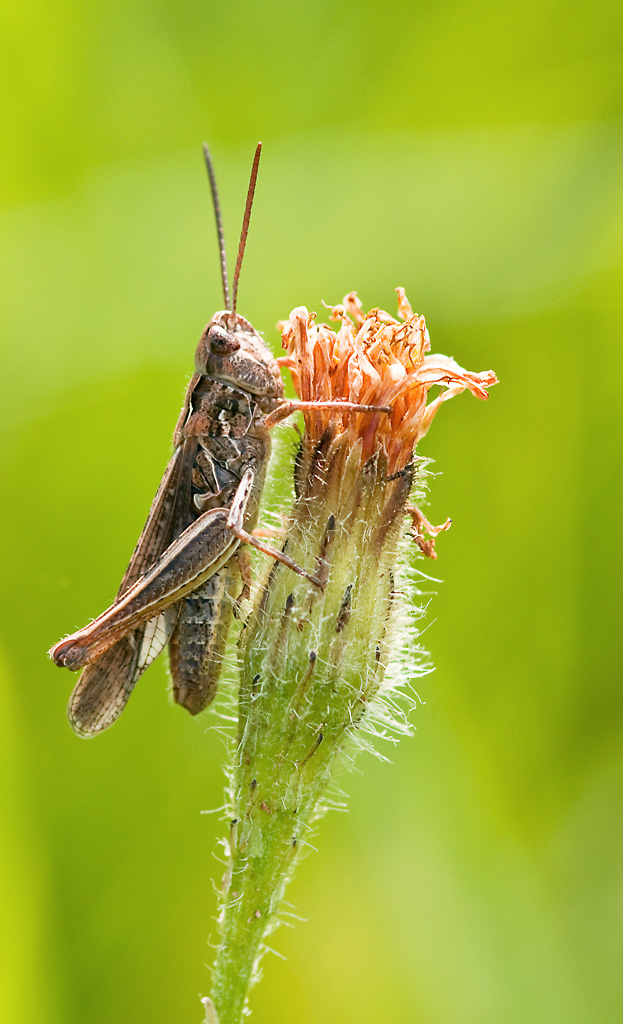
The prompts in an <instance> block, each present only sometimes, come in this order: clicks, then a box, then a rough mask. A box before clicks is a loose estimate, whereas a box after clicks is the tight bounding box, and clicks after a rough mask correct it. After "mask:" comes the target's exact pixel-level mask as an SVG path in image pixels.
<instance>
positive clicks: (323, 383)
mask: <svg viewBox="0 0 623 1024" xmlns="http://www.w3.org/2000/svg"><path fill="white" fill-rule="evenodd" d="M396 291H397V292H398V313H399V316H400V319H399V320H397V319H394V317H392V316H390V314H389V313H386V312H385V311H384V310H382V309H371V310H370V312H369V313H366V314H364V313H363V311H362V304H361V302H360V300H359V299H358V297H357V293H356V292H349V294H348V295H346V296H345V298H344V301H343V302H342V303H341V304H340V305H338V306H333V307H330V312H331V319H332V320H336V321H341V323H340V327H339V329H338V330H337V332H336V331H334V330H332V328H331V327H329V325H328V324H324V323H321V324H316V323H315V322H314V321H315V318H316V314H315V313H309V312H308V310H307V309H306V307H305V306H298V307H297V308H296V309H293V310H292V312H291V314H290V319H289V320H287V321H286V322H285V323H284V324H283V325H282V337H283V345H284V348H286V349H287V351H288V356H289V358H288V359H285V360H282V362H285V364H286V365H287V366H288V367H289V368H290V371H291V373H292V379H293V381H294V386H295V388H296V390H297V392H298V395H299V398H301V399H302V400H303V401H306V402H323V401H327V402H335V401H345V402H355V403H357V404H361V405H368V406H370V405H372V406H379V407H386V406H391V414H390V415H389V416H388V415H387V413H384V412H381V411H379V412H378V413H375V414H370V413H366V412H360V413H353V412H352V411H346V410H345V411H344V412H343V413H341V414H340V413H339V412H338V413H337V414H336V411H335V408H327V409H322V408H315V409H306V410H305V412H304V417H305V427H306V432H307V436H308V438H309V440H310V441H311V442H314V441H316V442H317V441H319V440H320V438H321V437H322V436H323V434H324V433H325V431H326V430H327V429H328V428H329V427H331V429H332V430H333V431H335V432H336V433H337V434H340V433H342V434H345V435H346V437H347V439H348V440H349V441H350V443H351V444H352V443H354V442H355V441H356V440H357V439H361V441H362V446H361V459H362V462H366V461H367V460H368V459H369V458H370V457H371V456H372V455H373V454H374V453H375V452H378V451H383V452H384V454H385V456H386V459H387V468H388V472H389V473H390V474H391V473H396V472H399V471H400V470H401V469H403V468H404V467H405V466H406V465H407V463H408V462H409V460H410V458H411V454H412V452H413V449H414V447H415V445H416V444H417V442H418V441H419V440H420V438H422V437H423V436H424V434H425V433H426V432H427V430H428V428H429V427H430V424H431V422H432V419H433V417H434V415H435V413H436V412H437V409H438V408H439V406H440V405H441V403H442V402H445V401H446V400H447V399H448V398H452V397H453V396H454V395H458V394H460V392H461V391H465V390H466V389H469V390H470V391H471V392H472V394H473V395H475V396H476V397H477V398H483V399H485V398H487V397H488V388H490V387H491V386H492V385H493V384H497V378H496V376H495V374H494V373H493V371H492V370H486V371H483V372H481V373H470V372H469V371H468V370H464V369H463V367H462V366H459V365H458V363H456V362H455V361H454V359H449V358H448V357H447V356H442V355H429V354H428V353H429V352H430V339H429V336H428V331H427V329H426V321H425V320H424V317H423V316H418V314H417V313H414V312H413V310H412V309H411V306H410V304H409V301H408V299H407V297H406V295H405V292H404V289H403V288H397V289H396ZM435 384H438V385H440V386H441V387H443V388H444V389H445V390H444V391H442V393H441V394H440V395H438V396H437V398H435V399H434V400H433V401H431V402H430V403H428V404H427V399H428V392H429V390H430V388H431V387H433V385H435Z"/></svg>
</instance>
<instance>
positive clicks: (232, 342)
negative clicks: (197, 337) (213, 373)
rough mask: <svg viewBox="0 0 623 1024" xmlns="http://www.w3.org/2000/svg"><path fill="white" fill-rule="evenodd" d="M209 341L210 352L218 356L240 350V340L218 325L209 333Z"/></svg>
mask: <svg viewBox="0 0 623 1024" xmlns="http://www.w3.org/2000/svg"><path fill="white" fill-rule="evenodd" d="M207 341H208V344H209V346H210V350H211V351H212V352H214V354H215V355H217V356H226V355H229V354H230V353H231V352H237V351H238V349H239V348H240V342H239V341H238V339H237V338H236V337H235V336H234V335H233V334H230V333H229V331H226V330H224V329H223V328H222V327H218V326H217V325H216V324H215V325H214V327H211V328H210V330H209V331H208V337H207Z"/></svg>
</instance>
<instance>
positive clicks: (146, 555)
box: [50, 143, 388, 737]
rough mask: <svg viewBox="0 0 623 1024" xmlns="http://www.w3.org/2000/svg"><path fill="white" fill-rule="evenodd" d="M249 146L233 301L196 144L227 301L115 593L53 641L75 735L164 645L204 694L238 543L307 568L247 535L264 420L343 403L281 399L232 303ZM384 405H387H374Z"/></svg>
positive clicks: (240, 567)
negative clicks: (68, 688)
mask: <svg viewBox="0 0 623 1024" xmlns="http://www.w3.org/2000/svg"><path fill="white" fill-rule="evenodd" d="M260 152H261V143H260V144H258V147H257V149H256V152H255V158H254V161H253V167H252V171H251V178H250V182H249V189H248V193H247V202H246V206H245V212H244V217H243V222H242V231H241V236H240V245H239V249H238V257H237V260H236V268H235V272H234V279H233V289H232V296H231V301H230V294H229V284H228V276H227V259H226V253H225V242H224V235H223V226H222V219H221V213H220V205H219V200H218V193H217V189H216V181H215V176H214V170H213V166H212V160H211V157H210V152H209V149H208V147H207V145H204V155H205V161H206V166H207V170H208V175H209V179H210V187H211V192H212V202H213V206H214V213H215V219H216V227H217V235H218V243H219V253H220V260H221V276H222V283H223V296H224V300H225V309H224V310H221V311H220V312H218V313H215V314H214V316H213V317H212V319H211V320H210V322H209V323H208V325H207V327H206V328H205V330H204V331H203V334H202V335H201V339H200V341H199V345H198V347H197V351H196V354H195V367H196V369H195V373H194V374H193V376H192V378H191V380H190V384H189V385H188V389H187V391H186V397H185V400H184V406H183V408H182V412H181V414H180V417H179V420H178V423H177V426H176V428H175V433H174V437H173V444H174V454H173V457H172V459H171V461H170V462H169V465H168V466H167V468H166V470H165V473H164V476H163V478H162V481H161V483H160V487H159V488H158V492H157V494H156V497H155V498H154V501H153V504H152V506H151V509H150V512H149V516H148V518H147V522H146V524H145V527H144V529H143V532H142V533H141V536H140V537H139V540H138V544H137V545H136V548H135V551H134V554H133V555H132V559H131V561H130V564H129V566H128V568H127V571H126V573H125V576H124V577H123V580H122V581H121V586H120V587H119V591H118V594H117V597H116V598H115V600H114V602H113V604H112V605H111V606H110V608H107V609H106V611H105V612H103V613H102V614H101V615H99V616H98V617H97V618H96V619H95V620H94V621H93V622H91V623H90V624H89V625H88V626H85V627H84V629H80V630H78V632H76V633H73V634H72V635H71V636H69V637H67V639H65V640H61V641H60V642H59V643H57V644H56V645H55V646H54V647H53V648H52V649H51V651H50V655H51V657H52V659H53V660H54V662H55V664H56V665H59V666H65V667H66V668H69V669H71V670H73V671H75V670H77V669H83V671H82V674H81V676H80V679H79V680H78V683H77V685H76V687H75V689H74V691H73V693H72V695H71V698H70V701H69V707H68V717H69V721H70V724H71V725H72V727H73V729H74V730H75V731H76V732H77V733H78V734H79V735H80V736H85V737H88V736H94V735H96V734H97V733H99V732H102V731H103V730H104V729H107V728H108V727H109V726H110V725H112V724H113V722H114V721H115V720H116V719H117V718H118V716H119V715H120V714H121V712H122V711H123V708H124V707H125V705H126V703H127V701H128V698H129V696H130V694H131V692H132V690H133V688H134V686H135V684H136V682H137V680H138V679H139V677H140V676H141V675H142V673H143V672H144V671H145V669H146V668H147V667H148V666H149V665H150V664H151V662H152V661H153V660H154V659H155V658H156V657H157V656H158V655H159V654H160V652H161V651H162V650H163V648H164V647H165V646H166V644H167V643H168V644H169V663H170V670H171V676H172V680H173V696H174V698H175V700H176V702H177V703H178V704H182V705H183V706H184V707H185V708H187V710H188V711H190V713H191V714H193V715H195V714H198V713H199V712H200V711H203V709H204V708H206V707H207V706H208V704H209V703H210V702H211V701H212V700H213V698H214V695H215V693H216V687H217V685H218V678H219V674H220V671H221V668H222V661H223V654H224V650H225V645H226V642H227V636H228V633H229V627H230V624H231V618H232V614H233V609H234V607H235V606H236V604H237V603H238V602H239V601H240V598H241V595H242V593H243V590H244V585H245V582H246V580H247V578H248V563H247V561H246V558H245V552H244V549H241V547H240V544H241V542H246V543H248V544H252V545H253V546H254V547H256V548H258V549H259V550H261V551H263V552H264V553H266V554H269V555H271V556H272V557H274V558H276V559H278V560H279V561H281V562H283V563H285V564H286V565H287V566H289V568H291V569H293V570H295V571H296V572H298V573H300V574H302V575H304V576H306V577H307V578H308V579H310V580H311V581H312V582H313V583H314V584H316V585H322V584H321V581H319V580H317V579H316V578H315V577H314V576H312V575H310V574H309V573H307V572H305V570H304V569H301V568H300V567H299V566H297V565H296V564H295V563H294V562H293V561H292V560H291V559H290V558H288V556H287V555H285V554H284V553H283V552H281V551H278V550H276V549H274V548H272V547H270V546H268V545H266V544H263V543H262V542H261V541H260V540H258V539H257V537H254V536H253V534H252V531H253V528H254V526H255V524H256V522H257V517H258V511H259V502H260V497H261V492H262V487H263V484H264V478H265V475H266V467H267V464H268V460H269V457H270V434H269V429H270V427H271V426H274V425H275V424H276V423H278V422H279V421H280V420H282V419H284V418H285V417H286V416H288V415H289V414H290V413H291V412H292V411H293V410H294V409H298V408H302V407H305V406H307V405H315V404H322V405H324V406H325V407H326V406H327V405H332V406H336V407H339V408H340V410H343V409H344V408H353V409H357V410H358V411H370V412H379V411H380V410H379V409H378V408H377V407H371V406H355V405H351V403H347V402H331V403H326V402H323V403H304V402H297V401H286V400H284V387H283V381H282V379H281V376H280V366H279V361H278V360H277V359H275V358H274V357H273V355H272V354H271V352H270V350H269V348H268V346H267V345H266V343H265V342H264V340H263V339H262V338H261V337H260V335H259V334H258V333H257V331H256V330H255V329H254V328H253V326H252V325H251V324H250V323H249V321H248V320H245V319H244V317H242V316H240V314H239V313H237V312H236V298H237V292H238V281H239V277H240V268H241V265H242V257H243V255H244V249H245V244H246V239H247V233H248V228H249V221H250V217H251V207H252V204H253V195H254V192H255V184H256V180H257V171H258V165H259V159H260ZM383 411H384V412H386V411H388V410H383Z"/></svg>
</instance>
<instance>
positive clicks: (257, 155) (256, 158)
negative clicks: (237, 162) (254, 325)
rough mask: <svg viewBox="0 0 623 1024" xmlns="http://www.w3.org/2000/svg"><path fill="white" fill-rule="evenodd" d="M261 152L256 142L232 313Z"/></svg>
mask: <svg viewBox="0 0 623 1024" xmlns="http://www.w3.org/2000/svg"><path fill="white" fill-rule="evenodd" d="M261 152H262V143H261V142H258V144H257V149H256V150H255V156H254V157H253V167H252V168H251V177H250V179H249V191H248V192H247V205H246V206H245V208H244V217H243V218H242V231H241V232H240V245H239V246H238V257H237V259H236V269H235V270H234V287H233V292H232V304H231V311H232V313H235V312H236V299H237V298H238V280H239V278H240V268H241V266H242V257H243V256H244V248H245V245H246V244H247V235H248V233H249V221H250V220H251V207H252V206H253V196H254V195H255V183H256V181H257V169H258V167H259V164H260V154H261Z"/></svg>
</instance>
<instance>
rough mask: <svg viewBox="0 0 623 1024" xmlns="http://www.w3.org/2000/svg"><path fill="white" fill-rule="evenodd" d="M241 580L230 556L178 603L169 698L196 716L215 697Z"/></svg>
mask: <svg viewBox="0 0 623 1024" xmlns="http://www.w3.org/2000/svg"><path fill="white" fill-rule="evenodd" d="M242 590H243V580H242V575H241V572H240V567H239V564H238V558H237V557H234V558H231V559H230V560H229V562H227V563H226V564H225V565H224V566H223V567H222V569H219V570H218V572H215V573H214V575H213V576H210V578H209V579H207V580H206V581H205V583H203V584H202V585H201V586H200V587H198V588H197V590H194V591H193V592H192V594H189V595H188V596H187V597H184V598H182V600H181V601H180V605H181V608H180V614H179V618H178V620H177V625H176V627H175V630H174V632H173V635H172V636H171V639H170V641H169V668H170V671H171V678H172V680H173V697H174V700H175V701H176V703H177V704H181V705H182V707H185V708H186V710H187V711H189V712H190V714H191V715H198V714H199V712H201V711H203V710H204V709H205V708H207V706H208V705H209V704H211V703H212V701H213V700H214V697H215V695H216V690H217V686H218V681H219V678H220V676H221V673H222V670H223V659H224V655H225V648H226V646H227V637H228V634H229V628H230V625H231V620H232V615H233V614H234V609H235V606H236V604H237V602H238V599H239V598H240V594H241V592H242Z"/></svg>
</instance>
